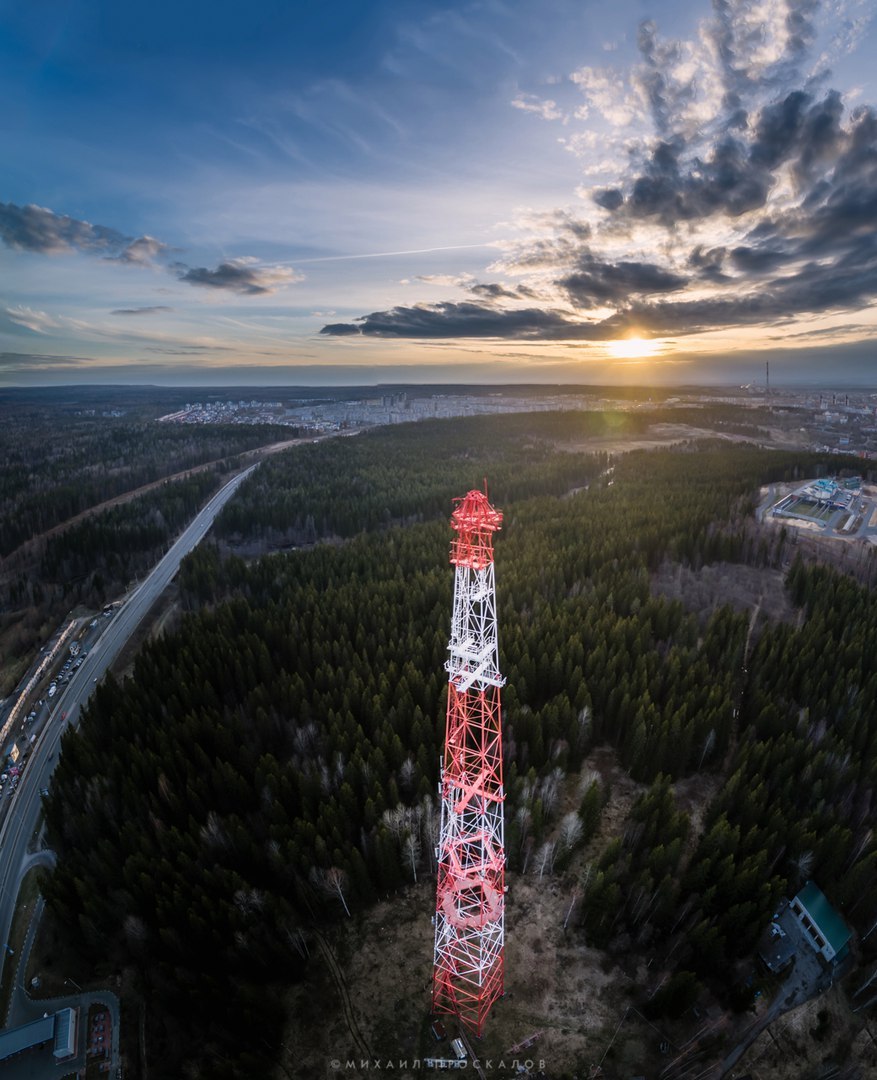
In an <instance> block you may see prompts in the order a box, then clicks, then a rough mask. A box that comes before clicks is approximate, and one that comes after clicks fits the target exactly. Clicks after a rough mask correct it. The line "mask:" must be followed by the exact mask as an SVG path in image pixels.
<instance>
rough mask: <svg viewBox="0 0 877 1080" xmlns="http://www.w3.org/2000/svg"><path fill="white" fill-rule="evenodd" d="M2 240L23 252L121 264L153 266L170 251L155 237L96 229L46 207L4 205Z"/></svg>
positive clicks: (0, 207)
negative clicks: (93, 257)
mask: <svg viewBox="0 0 877 1080" xmlns="http://www.w3.org/2000/svg"><path fill="white" fill-rule="evenodd" d="M0 240H2V241H3V243H4V244H5V245H6V246H7V247H10V248H16V249H18V250H19V251H33V252H37V253H38V254H41V255H59V254H62V253H64V252H69V251H83V252H86V253H88V254H92V255H101V256H103V257H104V258H109V259H117V260H119V261H121V262H130V263H141V264H142V263H149V262H151V261H152V259H154V258H155V257H156V256H158V255H160V254H162V253H164V252H165V251H167V250H168V248H167V245H166V244H163V243H162V242H161V241H160V240H156V239H155V238H154V237H151V236H141V237H137V238H136V239H135V238H132V237H130V236H124V235H123V234H122V233H120V232H118V231H117V230H116V229H111V228H108V227H107V226H105V225H92V224H91V223H90V222H88V221H78V220H77V219H76V218H71V217H67V216H66V215H65V214H56V213H54V212H53V211H52V210H47V209H46V208H45V207H42V206H33V205H28V206H16V205H15V203H0Z"/></svg>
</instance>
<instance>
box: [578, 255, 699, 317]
mask: <svg viewBox="0 0 877 1080" xmlns="http://www.w3.org/2000/svg"><path fill="white" fill-rule="evenodd" d="M687 283H688V279H687V278H685V277H682V276H681V275H679V274H674V273H671V272H670V271H669V270H665V269H663V268H662V267H660V266H657V265H655V264H654V263H646V262H626V261H622V262H616V263H611V262H606V261H604V260H601V259H598V258H596V257H595V256H594V255H593V254H591V253H590V252H583V253H582V255H581V256H580V257H579V261H578V268H577V269H576V270H575V271H574V272H573V273H571V274H567V275H565V276H564V277H562V278H560V279H558V281H557V284H558V285H560V287H561V288H563V289H564V290H565V291H566V293H567V295H568V296H569V298H570V299H571V300H572V301H573V302H574V303H575V304H576V305H578V306H579V307H582V308H586V309H587V308H591V307H595V306H602V305H605V304H623V303H626V302H627V301H628V300H629V299H630V298H631V297H633V296H637V295H643V294H645V295H651V294H653V293H666V292H675V291H676V290H677V289H681V288H683V287H684V286H685V285H686V284H687Z"/></svg>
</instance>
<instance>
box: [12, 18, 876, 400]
mask: <svg viewBox="0 0 877 1080" xmlns="http://www.w3.org/2000/svg"><path fill="white" fill-rule="evenodd" d="M875 14H877V0H824V2H819V0H785V2H780V0H776V2H770V3H758V2H755V0H714V2H713V3H712V4H710V3H708V2H707V0H697V2H694V3H684V4H683V3H680V2H678V0H671V2H665V3H657V2H652V0H620V2H619V3H616V4H613V5H611V6H606V5H597V4H595V3H589V2H584V3H583V2H577V3H573V2H571V0H546V2H545V3H544V4H541V5H539V9H538V11H537V10H536V9H535V8H534V7H533V5H530V4H525V3H523V2H522V0H471V2H450V3H448V4H446V5H444V6H443V7H441V8H437V7H436V6H435V5H433V4H429V3H426V2H424V0H368V2H363V0H359V2H356V0H341V2H340V3H338V4H335V5H333V7H332V9H331V16H330V15H329V14H327V12H326V9H321V8H319V7H314V6H312V5H304V4H300V3H292V4H290V3H283V2H281V0H262V2H260V3H258V4H256V5H254V6H252V7H251V8H250V9H248V10H247V12H246V21H245V22H244V21H242V15H241V9H240V7H239V5H232V4H230V3H213V4H210V5H206V4H202V3H192V4H187V5H182V6H180V5H173V6H172V5H171V4H169V3H167V2H166V0H158V2H157V3H153V4H151V5H150V6H149V8H146V7H145V6H141V5H140V4H138V3H135V4H131V5H118V4H110V3H105V2H98V3H94V2H91V3H84V2H78V3H77V2H73V3H61V2H60V0H50V2H49V3H48V4H45V5H41V6H39V7H34V6H33V5H31V6H22V5H12V4H11V3H9V2H7V3H6V4H4V5H3V14H2V19H0V91H2V94H3V97H4V99H5V100H6V101H7V102H8V103H12V102H14V103H16V104H15V107H14V108H12V107H8V108H7V109H6V110H5V113H6V115H5V121H6V123H5V126H6V154H5V162H4V165H5V168H4V178H3V182H2V184H0V271H2V277H3V281H4V289H3V293H2V296H0V385H7V386H11V385H37V384H45V385H48V384H60V383H70V384H73V383H77V382H82V383H95V382H99V383H109V382H126V383H130V382H146V383H156V384H165V383H171V384H176V385H184V384H185V385H207V384H209V383H217V384H225V385H231V384H237V385H245V384H246V383H250V384H256V383H263V384H268V385H281V384H295V383H297V384H300V385H320V384H323V385H338V384H341V383H359V384H373V383H376V382H466V381H477V382H489V383H499V382H537V383H538V382H545V383H557V382H562V383H604V384H605V383H613V382H618V383H644V384H649V385H665V384H666V385H670V384H675V383H686V384H697V383H704V384H728V383H734V382H748V381H751V380H760V379H763V373H764V363H765V361H766V360H770V363H771V381H772V383H774V384H775V385H777V386H782V385H793V384H794V385H804V384H810V385H820V384H821V385H841V384H843V385H850V386H874V385H875V382H877V379H875V374H877V364H875V359H877V349H875V347H874V330H875V316H874V313H873V311H872V310H871V308H872V301H873V299H874V295H875V293H877V227H875V223H877V111H875V108H874V104H875V102H877V82H875V73H874V69H873V62H872V58H873V56H874V55H877V29H875V26H877V24H875Z"/></svg>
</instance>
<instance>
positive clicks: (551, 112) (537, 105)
mask: <svg viewBox="0 0 877 1080" xmlns="http://www.w3.org/2000/svg"><path fill="white" fill-rule="evenodd" d="M512 107H513V108H515V109H521V110H523V111H524V112H528V113H534V114H535V115H536V116H541V117H542V119H543V120H562V119H563V112H562V111H561V110H560V109H559V108H558V107H557V102H556V101H552V100H551V98H544V99H543V98H538V97H536V95H535V94H518V95H517V96H516V97H514V98H513V99H512Z"/></svg>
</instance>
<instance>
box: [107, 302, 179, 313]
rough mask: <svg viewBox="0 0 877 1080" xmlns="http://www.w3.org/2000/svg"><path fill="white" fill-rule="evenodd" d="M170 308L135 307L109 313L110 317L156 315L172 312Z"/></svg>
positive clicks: (161, 306) (160, 305)
mask: <svg viewBox="0 0 877 1080" xmlns="http://www.w3.org/2000/svg"><path fill="white" fill-rule="evenodd" d="M173 310H174V309H173V308H172V307H167V306H166V305H165V304H155V305H154V306H152V307H135V308H116V310H115V311H111V312H110V314H111V315H158V314H159V313H160V312H163V311H173Z"/></svg>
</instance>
